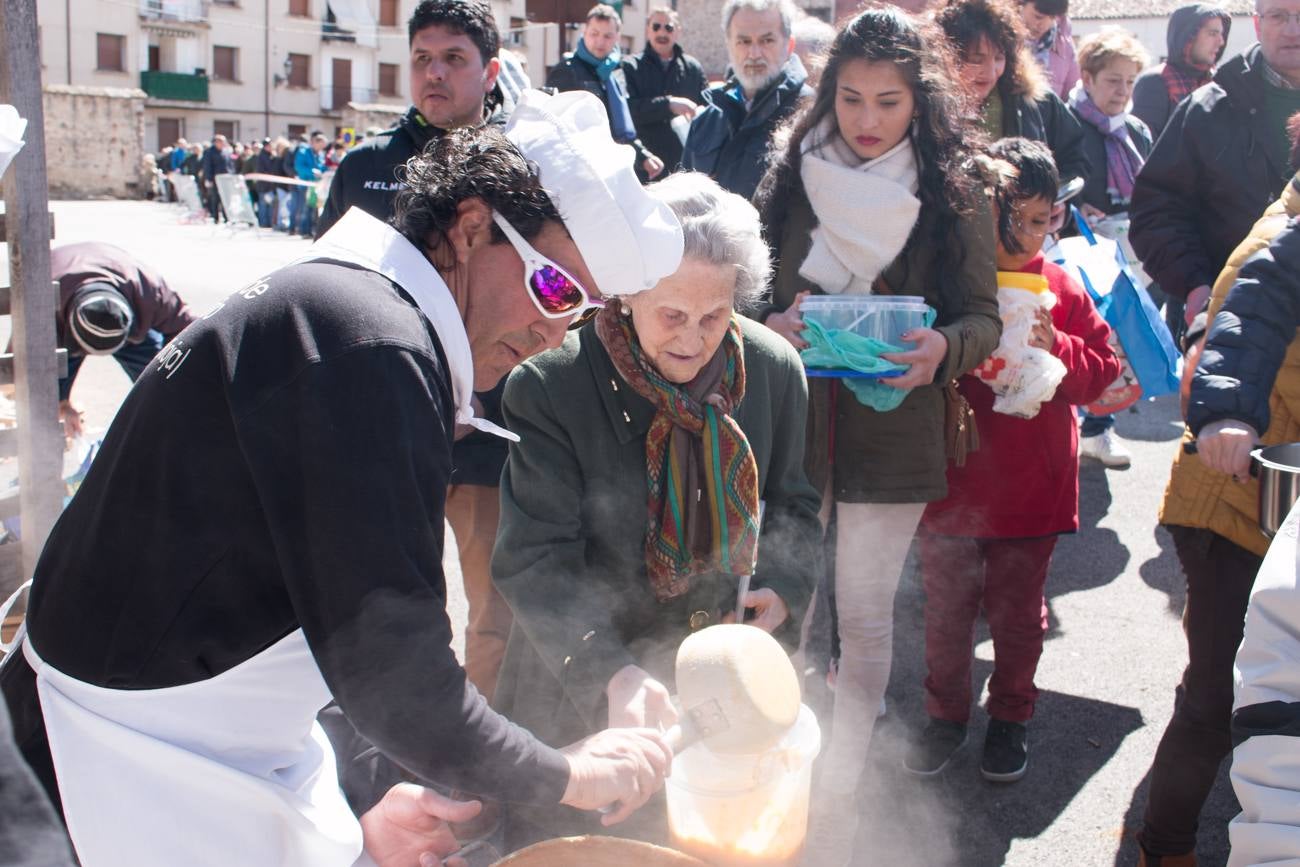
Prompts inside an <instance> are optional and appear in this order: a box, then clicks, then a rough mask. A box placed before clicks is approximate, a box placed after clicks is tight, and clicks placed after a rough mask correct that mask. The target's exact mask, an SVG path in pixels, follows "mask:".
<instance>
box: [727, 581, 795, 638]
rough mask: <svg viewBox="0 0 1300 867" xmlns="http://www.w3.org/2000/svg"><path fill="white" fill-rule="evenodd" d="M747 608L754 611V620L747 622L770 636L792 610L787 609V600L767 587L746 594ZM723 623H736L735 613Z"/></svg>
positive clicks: (728, 615) (728, 616)
mask: <svg viewBox="0 0 1300 867" xmlns="http://www.w3.org/2000/svg"><path fill="white" fill-rule="evenodd" d="M745 608H746V609H749V608H752V609H754V619H753V620H746V621H745V622H746V623H748V624H749V625H750V626H757V627H758V628H759V629H761V630H763V631H764V632H766V633H768V634H769V635H770V634H771V633H773V632H775V631H776V628H777V627H778V626H780V625H781V624H782V623H785V621H786V618H788V617H789V616H790V609H789V608H787V607H786V604H785V600H784V599H782V598H781V597H780V596H777V595H776V591H775V590H768V589H767V588H766V587H764V588H763V589H761V590H750V591H749V592H748V593H746V594H745ZM722 622H723V623H735V622H736V614H735V612H731V613H728V614H727V615H725V616H724V617H723V618H722Z"/></svg>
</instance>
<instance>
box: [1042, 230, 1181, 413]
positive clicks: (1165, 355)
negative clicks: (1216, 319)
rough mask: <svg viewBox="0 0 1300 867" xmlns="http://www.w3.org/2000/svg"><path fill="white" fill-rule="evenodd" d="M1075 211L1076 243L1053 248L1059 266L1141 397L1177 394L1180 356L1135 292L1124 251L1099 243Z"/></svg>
mask: <svg viewBox="0 0 1300 867" xmlns="http://www.w3.org/2000/svg"><path fill="white" fill-rule="evenodd" d="M1071 210H1072V211H1074V220H1075V224H1076V225H1077V226H1078V227H1079V234H1080V235H1081V236H1082V237H1080V238H1066V239H1064V240H1062V241H1061V242H1060V243H1059V244H1058V245H1057V247H1056V249H1057V253H1058V256H1061V257H1062V258H1059V259H1058V260H1057V261H1058V264H1060V265H1061V266H1062V267H1064V268H1065V269H1066V270H1067V271H1069V272H1070V273H1071V274H1072V275H1074V276H1076V277H1078V279H1079V281H1080V282H1081V283H1083V286H1084V288H1085V289H1087V290H1088V294H1089V295H1090V296H1092V301H1093V303H1094V304H1096V305H1097V312H1098V313H1100V314H1101V317H1102V318H1103V319H1105V320H1106V324H1107V325H1109V326H1110V327H1111V328H1112V329H1114V331H1115V334H1116V335H1117V336H1118V337H1119V342H1120V345H1121V346H1122V347H1123V348H1124V354H1125V355H1127V356H1128V363H1129V365H1130V366H1132V368H1133V372H1134V374H1136V375H1137V380H1138V384H1139V385H1141V386H1142V396H1143V397H1158V396H1160V395H1162V394H1173V393H1176V392H1177V391H1178V379H1179V375H1180V370H1179V368H1180V366H1181V363H1182V356H1181V355H1180V354H1179V352H1178V349H1177V348H1176V347H1175V346H1174V339H1173V337H1172V336H1171V335H1170V334H1169V328H1168V327H1167V326H1166V325H1165V320H1164V317H1162V316H1161V315H1160V311H1159V310H1157V309H1156V305H1155V303H1154V302H1153V301H1152V300H1151V296H1150V295H1148V294H1147V293H1146V290H1145V289H1142V288H1140V287H1139V284H1138V281H1137V278H1136V277H1134V276H1133V273H1132V272H1131V271H1130V270H1129V267H1128V261H1127V260H1126V259H1125V257H1124V252H1123V251H1122V250H1121V249H1120V248H1119V245H1118V244H1116V243H1115V242H1114V241H1111V240H1109V239H1106V238H1098V237H1097V236H1096V235H1094V234H1093V232H1092V229H1090V228H1089V227H1088V224H1087V222H1085V221H1084V219H1083V217H1082V216H1081V215H1080V214H1079V212H1078V210H1076V209H1073V208H1071Z"/></svg>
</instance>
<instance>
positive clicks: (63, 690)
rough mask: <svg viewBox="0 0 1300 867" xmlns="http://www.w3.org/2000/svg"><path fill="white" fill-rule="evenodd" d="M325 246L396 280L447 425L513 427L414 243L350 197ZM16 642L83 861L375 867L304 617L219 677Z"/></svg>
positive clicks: (101, 866) (164, 866)
mask: <svg viewBox="0 0 1300 867" xmlns="http://www.w3.org/2000/svg"><path fill="white" fill-rule="evenodd" d="M321 257H329V258H336V259H340V260H343V261H349V262H353V263H356V264H358V265H360V266H362V267H364V268H367V269H369V270H372V271H377V272H379V273H381V274H384V275H386V276H388V277H390V278H391V279H394V280H396V281H397V283H398V284H399V285H401V286H402V287H403V288H404V289H406V290H407V291H408V293H409V294H410V295H411V296H412V297H413V298H414V299H415V301H416V303H417V305H418V306H419V307H420V309H421V310H422V311H424V314H425V316H426V317H427V318H428V319H429V320H430V322H432V324H433V326H434V328H435V329H436V330H437V332H438V337H439V340H440V342H441V343H442V345H443V350H444V352H445V353H446V354H447V358H448V367H449V372H450V374H451V379H452V384H453V392H454V398H455V403H456V421H457V422H459V423H461V424H469V425H472V426H474V427H478V428H479V429H481V430H486V431H490V432H492V433H495V434H497V435H499V436H505V437H507V438H511V439H515V440H517V439H518V437H516V436H514V435H513V434H510V433H508V432H507V431H504V430H502V429H501V428H499V427H497V426H496V425H494V424H492V423H491V422H488V421H486V420H485V419H481V418H478V417H476V416H475V415H474V411H473V406H472V403H471V397H472V394H473V376H474V374H473V361H472V356H471V354H470V349H469V339H468V337H467V336H466V334H465V329H464V325H463V324H462V323H461V320H460V315H459V313H458V311H457V309H456V306H455V302H454V301H453V299H452V296H451V292H450V290H448V289H447V287H446V284H445V283H444V282H443V281H442V278H441V277H440V276H439V275H438V272H437V271H436V270H434V268H433V266H432V265H431V264H430V263H429V261H428V259H426V258H425V257H424V255H423V254H421V253H420V252H419V251H418V250H416V248H415V247H413V246H411V244H410V243H409V242H407V241H406V239H405V238H403V237H402V236H401V235H400V234H398V233H397V232H395V231H394V230H393V229H391V228H389V227H388V226H387V225H385V224H384V223H383V222H381V221H379V220H376V219H375V218H373V217H371V216H370V215H368V214H366V213H365V212H363V211H361V210H359V209H357V208H353V209H351V210H350V211H349V212H348V213H347V214H346V215H344V217H343V218H342V219H341V220H339V222H338V224H336V225H335V227H334V228H333V229H331V231H330V232H329V233H327V234H326V235H325V237H324V239H323V240H322V241H319V242H317V244H316V245H315V246H314V247H313V248H312V251H311V253H310V254H309V255H308V256H307V257H305V258H304V259H303V260H300V261H307V260H310V259H315V258H321ZM17 595H18V594H15V595H14V598H16V597H17ZM12 601H13V600H12V599H11V600H10V602H12ZM0 617H3V614H0ZM23 654H24V655H25V656H26V658H27V661H28V663H30V665H31V666H32V668H33V669H34V670H35V672H36V685H37V691H38V693H39V695H40V701H41V710H42V712H43V713H44V715H45V730H46V733H47V735H48V737H49V744H50V753H51V755H52V757H53V759H54V770H55V773H56V776H57V778H58V783H59V793H60V795H61V796H62V798H63V813H64V816H65V818H66V819H67V822H68V831H69V833H70V834H71V836H72V842H73V845H74V846H75V847H76V850H77V855H78V857H79V858H80V859H81V862H82V864H84V865H85V867H119V865H120V867H154V865H157V867H175V865H178V864H183V865H186V867H207V865H211V867H352V865H354V864H355V865H357V867H363V865H373V863H374V862H373V861H371V860H370V859H369V858H368V857H367V856H366V855H364V854H363V852H362V839H361V826H360V824H359V823H358V822H357V820H356V818H355V817H354V816H353V815H352V811H351V810H350V809H349V808H348V805H347V802H346V801H345V800H344V798H343V794H342V792H340V790H339V786H338V779H337V774H336V771H335V764H334V752H333V749H332V748H331V747H330V744H329V741H328V740H327V739H326V736H325V732H324V731H323V730H322V729H321V727H320V725H319V724H317V723H316V714H317V713H318V712H319V711H320V709H321V708H322V707H324V706H325V705H326V704H327V703H328V702H329V701H330V700H331V697H332V696H331V694H330V691H329V688H328V687H327V686H326V684H325V681H324V679H323V678H322V677H321V673H320V669H319V668H318V667H317V665H316V661H315V659H314V658H313V657H312V655H311V651H310V649H309V648H308V647H307V642H306V639H305V638H304V637H303V634H302V630H301V629H300V630H297V631H295V632H293V633H291V634H289V635H287V636H285V637H284V638H282V639H281V640H280V641H278V642H277V643H275V644H274V645H272V646H271V647H269V648H267V649H266V650H264V651H262V652H261V653H259V654H257V655H256V656H253V657H252V658H251V659H248V660H246V661H245V662H243V663H241V664H239V665H237V666H235V667H234V668H232V669H230V670H229V671H226V672H223V673H222V674H219V675H217V676H216V677H213V678H210V679H208V680H204V681H200V682H197V683H190V684H185V685H183V686H176V687H168V688H166V689H149V690H126V689H105V688H103V687H97V686H92V685H90V684H88V683H84V682H82V681H79V680H77V679H75V678H72V677H69V676H68V675H66V674H64V673H63V672H61V671H58V670H57V669H55V668H52V667H51V666H49V665H47V664H46V663H45V662H44V661H43V660H42V659H41V658H40V655H39V653H38V649H37V648H36V647H34V646H33V645H32V642H31V640H30V638H28V639H26V640H24V641H23Z"/></svg>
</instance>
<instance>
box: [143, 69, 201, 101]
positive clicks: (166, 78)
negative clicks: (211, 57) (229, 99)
mask: <svg viewBox="0 0 1300 867" xmlns="http://www.w3.org/2000/svg"><path fill="white" fill-rule="evenodd" d="M140 89H141V90H143V91H144V92H145V93H147V94H149V96H151V97H152V98H154V99H182V100H187V101H189V102H207V101H208V77H207V76H206V75H187V74H186V73H184V72H157V71H152V70H145V71H143V72H141V73H140Z"/></svg>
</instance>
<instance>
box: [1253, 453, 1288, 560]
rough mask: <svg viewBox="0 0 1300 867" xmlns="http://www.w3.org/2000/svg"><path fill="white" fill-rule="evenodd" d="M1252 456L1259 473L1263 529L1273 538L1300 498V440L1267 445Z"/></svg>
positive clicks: (1260, 517)
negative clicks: (1278, 444) (1299, 441)
mask: <svg viewBox="0 0 1300 867" xmlns="http://www.w3.org/2000/svg"><path fill="white" fill-rule="evenodd" d="M1250 457H1251V459H1252V460H1254V462H1255V465H1254V466H1253V467H1252V468H1251V469H1252V473H1253V474H1254V475H1258V476H1259V529H1260V530H1262V531H1263V532H1264V535H1265V536H1268V537H1269V538H1270V539H1272V538H1273V536H1274V535H1275V534H1276V533H1277V531H1278V528H1279V527H1281V526H1282V522H1283V521H1285V520H1286V516H1287V513H1288V512H1290V511H1291V507H1292V506H1294V505H1295V504H1296V501H1297V500H1300V443H1286V444H1284V445H1280V446H1265V447H1264V448H1260V449H1255V450H1254V451H1253V452H1251V453H1250Z"/></svg>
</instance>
